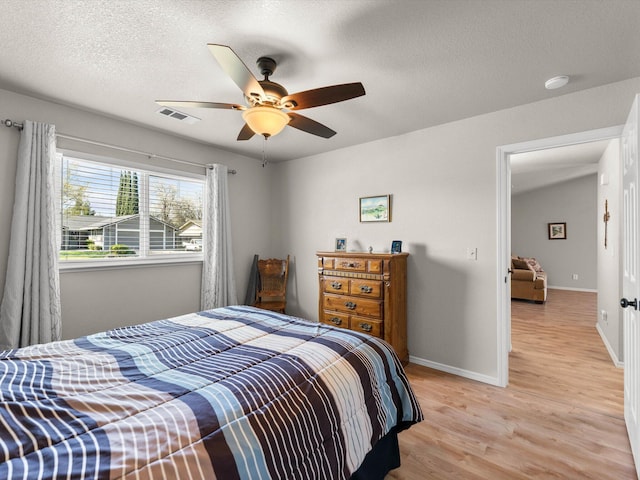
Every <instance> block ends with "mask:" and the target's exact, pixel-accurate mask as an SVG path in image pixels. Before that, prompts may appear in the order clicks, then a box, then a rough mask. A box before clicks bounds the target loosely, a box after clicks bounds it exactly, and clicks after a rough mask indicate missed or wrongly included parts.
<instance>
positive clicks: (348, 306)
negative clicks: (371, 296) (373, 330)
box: [344, 302, 358, 310]
mask: <svg viewBox="0 0 640 480" xmlns="http://www.w3.org/2000/svg"><path fill="white" fill-rule="evenodd" d="M344 306H345V307H347V308H348V309H349V310H355V309H356V307H357V306H358V305H356V304H355V303H353V302H345V303H344Z"/></svg>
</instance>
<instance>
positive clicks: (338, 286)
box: [331, 282, 342, 290]
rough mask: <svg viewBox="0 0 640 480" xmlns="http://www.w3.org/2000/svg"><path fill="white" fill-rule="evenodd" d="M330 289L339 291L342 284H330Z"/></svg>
mask: <svg viewBox="0 0 640 480" xmlns="http://www.w3.org/2000/svg"><path fill="white" fill-rule="evenodd" d="M331 288H333V289H334V290H340V289H341V288H342V284H341V283H340V282H333V283H332V284H331Z"/></svg>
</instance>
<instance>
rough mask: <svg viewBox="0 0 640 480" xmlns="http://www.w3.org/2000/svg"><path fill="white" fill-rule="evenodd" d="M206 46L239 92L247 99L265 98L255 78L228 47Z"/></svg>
mask: <svg viewBox="0 0 640 480" xmlns="http://www.w3.org/2000/svg"><path fill="white" fill-rule="evenodd" d="M207 46H208V47H209V50H210V51H211V53H212V55H213V56H214V57H215V59H216V60H217V61H218V63H219V64H220V66H221V67H222V69H223V70H224V71H225V73H226V74H227V75H229V76H230V77H231V80H233V81H234V82H235V84H236V85H238V86H239V87H240V90H242V91H243V92H244V94H245V95H246V96H247V97H256V96H257V97H259V98H263V97H265V94H264V90H263V89H262V86H261V85H260V84H259V83H258V80H256V77H254V76H253V74H252V73H251V71H250V70H249V69H248V68H247V66H246V65H245V64H244V62H243V61H242V60H240V57H238V55H236V53H235V52H234V51H233V50H231V48H230V47H227V46H226V45H216V44H214V43H209V44H207Z"/></svg>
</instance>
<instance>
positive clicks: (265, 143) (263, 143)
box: [262, 136, 268, 168]
mask: <svg viewBox="0 0 640 480" xmlns="http://www.w3.org/2000/svg"><path fill="white" fill-rule="evenodd" d="M267 138H268V137H266V136H265V137H262V139H263V140H262V168H264V167H265V166H266V165H267V158H266V156H265V153H264V152H265V150H266V148H267Z"/></svg>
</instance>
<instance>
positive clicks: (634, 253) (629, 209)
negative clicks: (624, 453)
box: [620, 95, 640, 478]
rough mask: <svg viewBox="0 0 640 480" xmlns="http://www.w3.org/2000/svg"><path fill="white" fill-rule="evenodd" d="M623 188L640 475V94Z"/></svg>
mask: <svg viewBox="0 0 640 480" xmlns="http://www.w3.org/2000/svg"><path fill="white" fill-rule="evenodd" d="M621 155H622V175H623V176H622V189H623V207H622V215H623V221H622V224H623V227H622V228H623V236H622V238H623V240H622V242H623V246H622V265H623V267H622V277H623V278H622V294H623V296H624V298H622V299H621V300H620V305H621V306H622V307H623V308H624V419H625V422H626V424H627V432H628V434H629V442H630V444H631V451H632V452H633V459H634V462H635V464H636V472H637V474H638V477H639V478H640V444H639V442H640V421H639V420H640V419H639V418H638V416H639V414H640V411H639V410H640V392H639V388H640V311H639V310H638V301H639V300H638V299H640V279H639V278H638V274H639V273H640V257H639V256H638V253H639V252H638V250H639V249H638V241H640V235H639V233H638V227H639V226H640V222H639V221H638V214H639V206H638V200H639V198H638V187H639V185H638V95H636V98H635V101H634V102H633V106H632V107H631V112H630V113H629V118H628V119H627V123H626V124H625V126H624V131H623V133H622V143H621Z"/></svg>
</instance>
